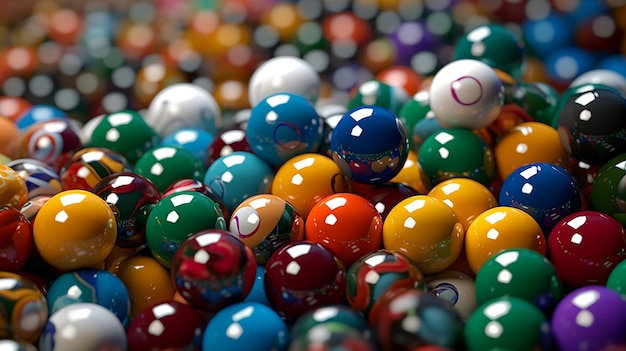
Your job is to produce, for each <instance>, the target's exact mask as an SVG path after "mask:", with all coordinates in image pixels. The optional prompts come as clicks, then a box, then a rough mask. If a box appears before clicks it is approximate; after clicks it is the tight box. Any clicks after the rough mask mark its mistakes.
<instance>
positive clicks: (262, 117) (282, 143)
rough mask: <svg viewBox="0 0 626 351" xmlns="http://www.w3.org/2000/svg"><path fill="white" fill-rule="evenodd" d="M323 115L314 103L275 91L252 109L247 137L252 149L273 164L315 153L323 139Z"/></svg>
mask: <svg viewBox="0 0 626 351" xmlns="http://www.w3.org/2000/svg"><path fill="white" fill-rule="evenodd" d="M323 128H324V124H323V121H322V119H321V117H320V116H319V115H318V114H317V111H316V110H315V107H314V106H313V104H311V102H310V101H309V100H307V99H305V98H304V97H302V96H299V95H296V94H289V93H277V94H272V95H270V96H268V97H266V98H264V99H263V100H261V101H260V102H259V103H258V104H256V105H255V106H254V107H253V108H252V112H251V114H250V119H249V120H248V123H247V127H246V138H247V139H248V143H249V144H250V148H251V149H252V151H253V152H254V153H255V154H256V155H258V156H259V157H261V158H262V159H263V160H265V161H266V162H267V163H269V164H270V165H272V166H280V165H282V164H283V163H284V162H285V161H287V160H288V159H290V158H291V157H293V156H296V155H300V154H303V153H308V152H315V151H317V149H318V148H319V147H320V145H321V142H322V131H323Z"/></svg>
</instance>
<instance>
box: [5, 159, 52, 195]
mask: <svg viewBox="0 0 626 351" xmlns="http://www.w3.org/2000/svg"><path fill="white" fill-rule="evenodd" d="M7 166H9V167H11V168H13V170H14V171H16V172H17V174H18V175H19V176H20V177H22V178H23V179H24V181H26V187H27V188H28V198H29V199H32V198H34V197H36V196H39V195H48V196H53V195H56V194H57V193H59V192H61V190H63V186H62V184H61V176H60V175H59V172H57V171H56V170H55V169H54V168H52V167H51V166H48V165H47V164H45V163H43V162H41V161H39V160H36V159H34V158H19V159H16V160H13V161H11V162H9V163H7Z"/></svg>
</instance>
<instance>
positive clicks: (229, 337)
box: [202, 302, 289, 351]
mask: <svg viewBox="0 0 626 351" xmlns="http://www.w3.org/2000/svg"><path fill="white" fill-rule="evenodd" d="M288 342H289V329H287V325H286V323H285V321H283V320H282V319H281V316H280V315H279V314H278V313H276V311H274V310H272V309H271V308H270V307H268V306H266V305H263V304H260V303H256V302H240V303H236V304H233V305H230V306H227V307H225V308H223V309H221V310H220V311H218V312H217V313H216V314H215V315H214V316H213V317H212V318H211V320H210V321H209V323H208V324H207V326H206V328H205V329H204V332H203V334H202V347H203V348H202V349H203V350H210V349H212V348H213V347H215V345H219V347H220V348H222V347H223V348H224V349H227V350H233V351H244V350H249V349H250V346H251V345H254V348H255V349H259V350H277V351H284V350H286V349H287V344H288Z"/></svg>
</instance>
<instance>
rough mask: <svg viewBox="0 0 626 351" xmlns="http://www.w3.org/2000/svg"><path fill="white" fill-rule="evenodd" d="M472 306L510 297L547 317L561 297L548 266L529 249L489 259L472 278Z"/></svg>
mask: <svg viewBox="0 0 626 351" xmlns="http://www.w3.org/2000/svg"><path fill="white" fill-rule="evenodd" d="M475 281H476V302H477V303H478V305H479V306H480V305H483V304H484V303H486V302H487V301H489V300H491V299H494V298H498V297H501V296H513V297H518V298H521V299H523V300H526V301H528V302H530V303H532V304H533V305H535V306H537V308H539V309H540V310H541V311H542V312H544V313H545V314H546V315H547V316H549V315H550V314H551V313H552V311H553V310H554V308H555V307H556V305H557V304H558V303H559V301H561V298H562V297H563V296H564V288H563V285H562V283H561V278H560V277H559V275H558V272H557V270H556V268H555V267H554V265H553V264H552V262H550V261H549V260H548V259H547V258H546V257H545V256H543V255H541V254H540V253H538V252H536V251H533V250H529V249H507V250H503V251H500V252H499V253H497V254H496V255H494V256H492V257H491V258H489V259H488V260H487V261H486V262H485V264H483V266H482V267H481V268H480V270H479V271H478V273H477V274H476V280H475Z"/></svg>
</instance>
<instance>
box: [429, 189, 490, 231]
mask: <svg viewBox="0 0 626 351" xmlns="http://www.w3.org/2000/svg"><path fill="white" fill-rule="evenodd" d="M427 195H428V196H431V197H434V198H436V199H439V200H441V201H443V202H444V203H445V204H446V205H448V206H450V208H452V210H453V211H454V213H455V214H456V216H457V218H458V219H459V221H460V222H461V224H463V228H464V229H465V230H467V228H469V225H470V224H471V223H472V221H473V220H474V219H475V218H476V216H478V215H479V214H481V213H482V212H484V211H486V210H488V209H490V208H494V207H496V206H498V200H497V199H496V197H495V196H494V195H493V193H492V192H491V190H489V188H487V187H486V186H484V185H483V184H481V183H479V182H477V181H475V180H473V179H470V178H450V179H448V180H444V181H443V182H441V183H439V184H437V185H435V186H434V187H432V188H431V189H430V190H429V191H428V194H427Z"/></svg>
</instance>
